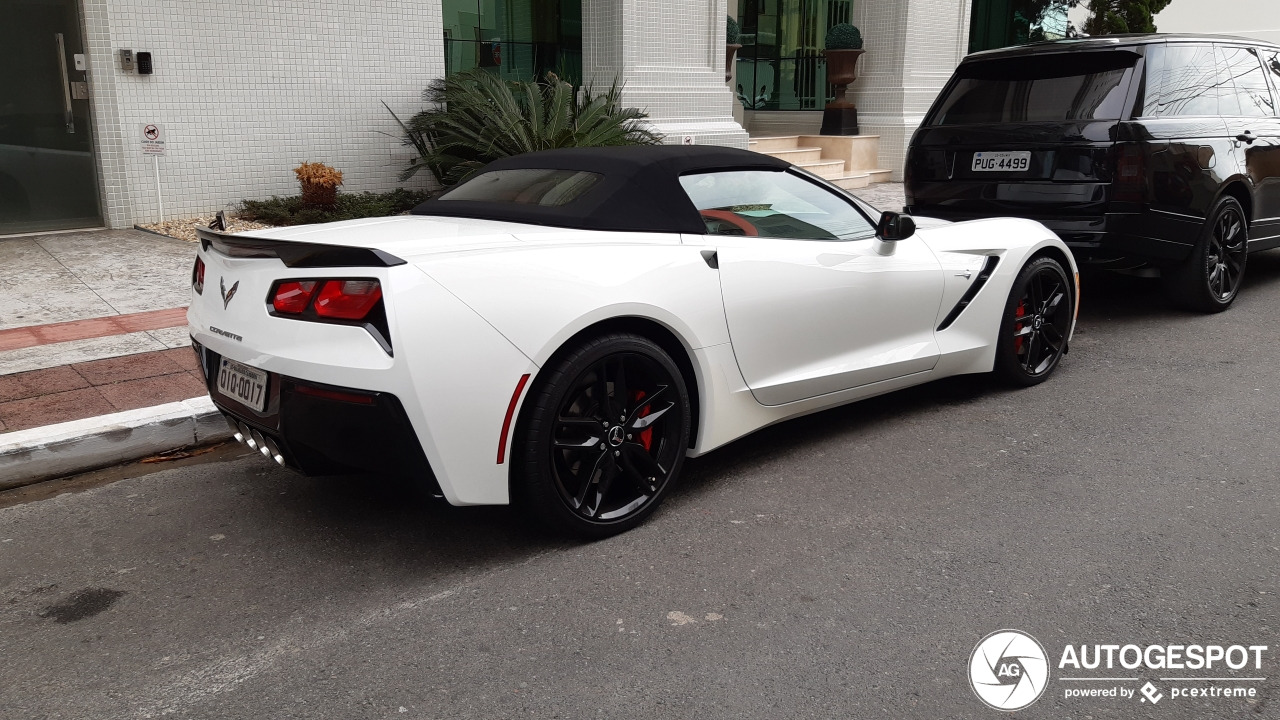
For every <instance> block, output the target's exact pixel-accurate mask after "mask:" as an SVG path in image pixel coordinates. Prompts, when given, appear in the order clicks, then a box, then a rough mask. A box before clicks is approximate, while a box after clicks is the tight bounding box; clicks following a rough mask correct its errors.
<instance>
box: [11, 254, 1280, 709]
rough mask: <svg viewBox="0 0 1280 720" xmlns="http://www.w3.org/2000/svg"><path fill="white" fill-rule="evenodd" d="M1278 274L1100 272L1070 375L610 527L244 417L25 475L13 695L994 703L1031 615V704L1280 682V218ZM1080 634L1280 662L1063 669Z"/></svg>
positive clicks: (716, 463) (261, 705) (906, 404)
mask: <svg viewBox="0 0 1280 720" xmlns="http://www.w3.org/2000/svg"><path fill="white" fill-rule="evenodd" d="M1249 275H1250V278H1249V281H1248V286H1247V288H1246V289H1245V290H1244V293H1243V295H1242V296H1241V298H1240V299H1239V301H1238V302H1237V304H1236V306H1235V307H1234V308H1233V309H1232V310H1231V311H1229V312H1227V313H1225V314H1223V315H1219V316H1213V317H1207V316H1195V315H1187V314H1183V313H1180V312H1177V311H1173V310H1169V309H1167V308H1166V307H1165V305H1164V304H1163V302H1162V301H1161V300H1160V298H1159V294H1158V292H1157V287H1156V284H1155V283H1154V281H1150V280H1137V279H1126V278H1120V279H1114V278H1113V279H1105V278H1103V279H1089V281H1088V284H1087V286H1086V293H1087V294H1086V297H1085V311H1084V314H1083V316H1082V317H1083V320H1082V324H1081V327H1080V331H1079V333H1078V335H1077V337H1076V341H1075V343H1074V345H1073V347H1072V352H1071V354H1070V355H1069V356H1068V357H1067V358H1066V360H1065V361H1064V364H1063V366H1062V367H1061V369H1060V371H1059V372H1058V374H1057V375H1056V376H1055V377H1054V378H1053V379H1052V380H1051V381H1050V382H1048V383H1046V384H1044V385H1041V386H1039V387H1036V388H1032V389H1029V390H1023V391H1009V390H1003V389H999V388H995V387H992V386H991V385H990V384H989V383H987V382H986V381H985V380H983V379H981V378H978V379H973V378H969V379H958V380H951V381H944V382H940V383H935V384H932V385H929V386H925V387H923V388H917V389H914V390H910V391H906V392H900V393H897V394H894V395H891V396H887V397H884V398H879V399H875V400H872V401H868V402H864V403H862V404H859V405H854V406H851V407H847V408H843V409H839V410H835V411H831V412H827V413H823V414H820V415H816V416H812V417H809V418H804V419H801V420H798V421H793V422H790V423H787V424H785V425H782V426H779V427H775V428H771V429H769V430H766V431H763V432H761V433H758V434H756V435H754V436H752V437H750V438H748V439H746V440H743V441H740V442H738V443H736V444H734V445H732V446H730V447H728V448H725V449H722V450H720V451H718V452H716V453H713V454H712V455H710V456H708V457H706V458H702V459H699V460H697V461H693V462H690V463H689V464H688V465H687V470H688V472H687V478H686V481H685V483H684V484H683V486H682V487H681V488H680V489H679V491H678V492H676V493H675V494H674V495H673V496H672V497H671V498H670V499H669V500H668V502H667V503H666V504H665V505H664V506H663V508H662V509H661V510H660V511H659V512H658V513H657V514H656V515H655V516H654V517H653V518H652V519H651V521H650V522H649V523H648V524H646V525H644V526H643V527H641V528H639V529H637V530H635V531H633V532H631V533H628V534H626V535H624V536H622V537H618V538H614V539H611V540H607V541H603V542H598V543H594V544H573V543H566V542H562V541H558V540H552V539H548V538H546V537H543V536H540V535H538V534H536V533H533V532H531V531H529V530H526V529H524V528H523V526H522V525H521V524H520V523H519V522H518V521H517V518H516V516H515V515H514V514H513V513H512V512H510V511H509V510H507V509H505V508H478V509H477V508H472V509H455V508H449V507H445V506H435V505H428V506H425V507H424V506H422V505H420V504H415V502H414V501H413V500H412V499H411V498H410V497H409V496H408V495H406V494H405V493H404V492H402V491H400V490H398V489H397V488H395V487H394V486H390V485H386V484H382V483H379V482H377V481H375V480H371V479H368V478H339V479H325V480H310V479H305V478H300V477H297V476H294V475H292V474H290V473H288V472H285V471H281V470H278V469H274V468H273V467H271V466H269V465H268V464H267V463H266V461H264V460H263V459H262V458H260V457H258V456H256V455H255V456H249V457H228V456H227V454H225V453H224V454H222V455H221V456H219V455H216V454H215V455H213V456H211V458H212V459H209V460H207V461H205V462H202V463H198V464H193V465H188V466H186V467H176V468H169V469H165V470H162V471H158V472H156V471H154V469H155V466H148V467H146V468H141V467H135V468H132V469H130V470H128V471H126V472H124V473H123V474H124V475H127V476H129V477H124V478H123V479H118V480H116V481H115V482H111V483H109V484H104V485H101V486H99V487H96V488H92V489H87V490H84V489H74V488H72V489H74V490H75V491H74V492H68V493H66V494H63V495H60V496H57V497H54V498H50V499H43V500H36V501H30V502H25V503H22V504H17V505H12V506H10V507H6V508H4V509H0V717H3V718H15V719H16V718H46V717H47V718H93V719H95V720H100V719H103V718H126V717H150V716H160V715H163V714H171V715H172V716H175V717H193V718H293V717H297V718H507V717H535V718H639V717H644V718H680V719H682V720H684V719H687V718H693V717H697V718H740V717H753V718H864V717H893V718H943V717H947V718H997V717H1000V714H999V713H997V712H996V711H994V710H990V709H988V708H987V707H985V706H984V705H982V704H981V703H980V702H979V701H978V700H977V699H976V698H975V697H974V695H973V693H972V692H971V690H970V688H969V684H968V674H967V669H966V668H967V663H968V659H969V654H970V652H971V650H972V649H973V648H974V645H975V643H977V642H978V641H979V640H980V639H981V638H982V637H983V636H985V635H986V634H988V633H990V632H992V631H994V630H997V629H1000V628H1006V627H1012V628H1018V629H1021V630H1024V631H1026V632H1028V633H1030V634H1032V635H1033V636H1035V637H1036V638H1037V639H1038V640H1039V641H1040V642H1041V643H1042V644H1043V645H1044V646H1045V647H1046V649H1047V650H1048V653H1049V655H1050V656H1051V661H1052V664H1053V665H1054V670H1053V671H1052V672H1053V679H1052V680H1051V681H1050V683H1049V685H1048V690H1047V692H1046V694H1045V696H1044V697H1042V698H1041V699H1040V701H1039V702H1038V703H1036V704H1035V705H1033V706H1031V707H1030V708H1028V709H1026V710H1023V711H1021V712H1019V713H1018V714H1017V716H1018V717H1026V718H1049V717H1052V718H1104V717H1117V718H1130V717H1151V718H1162V717H1168V718H1183V717H1185V718H1191V717H1197V718H1198V717H1221V716H1235V715H1239V716H1245V717H1267V716H1270V717H1275V716H1277V715H1280V681H1278V679H1277V678H1278V676H1280V670H1278V669H1277V666H1276V663H1277V656H1278V655H1280V653H1278V652H1277V649H1278V647H1280V638H1278V637H1277V633H1276V630H1277V628H1278V627H1280V614H1278V606H1277V600H1276V593H1277V592H1280V583H1277V578H1278V577H1280V525H1278V523H1277V510H1278V509H1280V478H1278V477H1277V476H1278V475H1280V471H1278V468H1280V449H1278V448H1280V433H1278V431H1277V428H1280V403H1278V402H1277V400H1278V399H1280V379H1278V375H1277V373H1276V371H1275V364H1276V357H1277V354H1278V349H1280V348H1278V344H1280V312H1277V309H1280V252H1271V253H1267V254H1263V255H1259V256H1255V257H1254V258H1252V259H1251V261H1250V271H1249ZM144 472H145V473H146V474H143V473H144ZM1068 643H1071V644H1074V645H1077V646H1078V645H1079V644H1081V643H1088V644H1093V643H1099V644H1102V643H1117V644H1126V643H1136V644H1139V645H1148V644H1172V643H1180V644H1189V643H1203V644H1218V643H1220V644H1231V643H1239V644H1244V645H1250V644H1263V645H1268V646H1269V648H1270V649H1269V650H1268V651H1266V652H1264V653H1263V654H1262V662H1263V668H1262V670H1261V671H1254V670H1252V668H1250V669H1249V670H1246V671H1241V672H1239V673H1228V674H1235V675H1238V676H1241V677H1243V676H1246V673H1247V675H1248V676H1254V675H1256V676H1265V677H1267V678H1268V679H1267V680H1265V681H1249V682H1240V683H1236V684H1238V685H1242V686H1252V687H1255V688H1257V697H1256V698H1255V699H1253V700H1247V699H1230V700H1222V699H1217V700H1193V699H1173V698H1171V697H1169V695H1170V692H1171V689H1172V688H1173V687H1174V686H1176V683H1169V682H1162V681H1158V680H1157V684H1158V685H1159V686H1160V689H1161V690H1162V694H1163V700H1161V701H1160V702H1159V703H1158V704H1156V705H1152V704H1150V703H1144V702H1140V701H1139V700H1135V699H1128V700H1120V699H1110V698H1109V699H1101V698H1095V699H1066V698H1064V697H1063V694H1064V692H1065V690H1066V689H1068V688H1070V687H1077V686H1080V685H1081V683H1071V682H1068V681H1064V680H1062V679H1061V676H1063V675H1064V674H1070V673H1063V672H1060V671H1059V670H1058V669H1057V667H1056V664H1057V663H1056V660H1057V657H1058V656H1059V654H1060V653H1061V652H1062V648H1063V646H1064V645H1065V644H1068ZM1118 672H1120V674H1124V673H1123V672H1122V671H1118ZM1163 672H1168V671H1163ZM1133 674H1134V675H1139V676H1141V677H1142V679H1143V680H1144V681H1145V680H1148V679H1153V678H1157V676H1159V675H1161V674H1163V673H1162V671H1150V670H1139V671H1133ZM1184 674H1188V675H1194V674H1196V673H1190V672H1188V673H1184ZM1201 674H1203V673H1201ZM1184 684H1185V683H1184ZM1207 684H1208V685H1213V684H1217V685H1231V683H1222V682H1219V683H1207ZM1095 685H1097V684H1096V683H1095ZM1127 687H1130V688H1134V687H1137V683H1129V684H1128V685H1127Z"/></svg>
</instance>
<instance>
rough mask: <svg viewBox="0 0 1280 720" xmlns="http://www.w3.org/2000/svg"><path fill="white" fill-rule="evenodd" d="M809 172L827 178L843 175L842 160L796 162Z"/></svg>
mask: <svg viewBox="0 0 1280 720" xmlns="http://www.w3.org/2000/svg"><path fill="white" fill-rule="evenodd" d="M796 165H799V166H800V167H802V168H804V169H805V170H808V171H809V172H811V173H813V174H814V175H817V176H818V177H824V178H827V179H828V180H830V179H834V178H838V177H844V161H843V160H821V161H819V162H807V163H796Z"/></svg>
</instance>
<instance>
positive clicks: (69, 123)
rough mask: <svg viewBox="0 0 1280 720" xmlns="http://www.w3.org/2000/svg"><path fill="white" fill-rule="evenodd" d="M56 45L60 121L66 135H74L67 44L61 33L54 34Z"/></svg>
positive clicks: (74, 122)
mask: <svg viewBox="0 0 1280 720" xmlns="http://www.w3.org/2000/svg"><path fill="white" fill-rule="evenodd" d="M53 38H54V40H56V41H57V45H58V67H59V68H61V69H62V120H63V122H65V123H66V127H67V134H68V135H75V134H76V116H75V115H74V114H73V113H72V112H71V78H70V77H69V76H68V75H67V44H66V41H64V40H63V39H62V33H54V34H53Z"/></svg>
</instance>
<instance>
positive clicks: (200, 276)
mask: <svg viewBox="0 0 1280 720" xmlns="http://www.w3.org/2000/svg"><path fill="white" fill-rule="evenodd" d="M191 287H193V288H195V291H196V294H197V295H203V294H204V260H201V259H200V256H199V255H197V256H196V264H195V267H193V268H191Z"/></svg>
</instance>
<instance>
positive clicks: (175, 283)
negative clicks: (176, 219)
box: [39, 230, 197, 313]
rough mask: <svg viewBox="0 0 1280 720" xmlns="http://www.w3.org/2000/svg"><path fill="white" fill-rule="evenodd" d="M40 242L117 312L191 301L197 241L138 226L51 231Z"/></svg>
mask: <svg viewBox="0 0 1280 720" xmlns="http://www.w3.org/2000/svg"><path fill="white" fill-rule="evenodd" d="M39 243H40V245H41V247H43V248H44V249H45V250H46V251H47V252H48V253H49V255H50V256H52V257H53V258H55V259H56V260H57V261H58V262H59V263H60V264H61V265H62V266H64V267H66V268H67V269H68V270H69V271H70V272H71V273H72V274H73V275H74V276H75V277H76V278H77V279H78V280H79V281H80V282H82V283H83V284H84V285H86V286H88V287H89V288H91V289H92V290H93V291H94V292H96V293H97V294H98V295H99V296H100V297H101V298H102V299H103V300H105V301H106V302H107V303H108V304H110V305H111V307H113V308H115V309H116V311H117V312H122V313H134V312H143V311H146V310H158V309H162V308H170V307H175V306H178V305H186V304H187V303H188V302H190V301H191V300H190V295H191V284H190V283H191V265H192V263H194V262H195V257H196V247H197V246H196V244H195V243H189V242H186V241H183V240H177V239H174V238H165V237H159V236H156V235H153V234H151V233H144V232H139V231H137V230H116V231H104V232H97V233H86V234H84V235H77V236H75V237H67V236H62V235H49V236H43V237H41V238H40V240H39Z"/></svg>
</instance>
